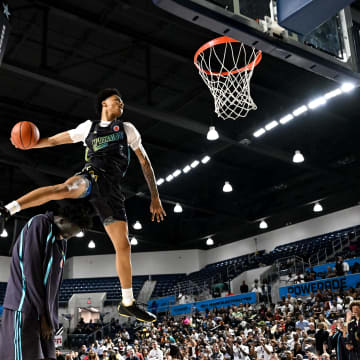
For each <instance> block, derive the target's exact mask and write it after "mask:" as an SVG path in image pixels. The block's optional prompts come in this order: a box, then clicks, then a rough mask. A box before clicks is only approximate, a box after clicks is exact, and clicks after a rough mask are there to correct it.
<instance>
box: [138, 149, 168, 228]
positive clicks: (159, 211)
mask: <svg viewBox="0 0 360 360" xmlns="http://www.w3.org/2000/svg"><path fill="white" fill-rule="evenodd" d="M135 154H136V156H137V158H138V159H139V162H140V165H141V168H142V171H143V173H144V177H145V180H146V182H147V184H148V187H149V190H150V193H151V204H150V212H151V214H152V221H154V219H155V218H156V221H157V222H160V221H162V220H164V216H166V212H165V210H164V209H163V207H162V204H161V200H160V197H159V192H158V189H157V186H156V179H155V175H154V171H153V168H152V166H151V163H150V159H149V157H148V156H147V154H146V151H145V149H144V148H143V146H140V147H139V148H138V149H136V150H135Z"/></svg>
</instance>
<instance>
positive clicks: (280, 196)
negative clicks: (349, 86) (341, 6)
mask: <svg viewBox="0 0 360 360" xmlns="http://www.w3.org/2000/svg"><path fill="white" fill-rule="evenodd" d="M357 3H358V2H357ZM357 5H358V4H356V6H357ZM9 8H10V11H11V13H12V14H11V25H12V30H11V35H10V39H9V43H8V46H7V51H6V55H5V58H4V61H3V64H2V65H1V66H0V82H1V87H0V119H1V128H2V131H1V135H0V136H1V141H0V172H1V174H2V178H1V182H0V199H1V200H2V201H3V202H5V203H7V202H9V201H11V200H13V199H16V198H17V197H19V196H21V195H22V194H24V193H25V192H27V191H30V190H32V189H34V188H36V187H38V186H43V185H50V184H56V183H59V182H63V181H64V180H65V179H66V178H68V177H69V176H71V175H72V174H74V173H75V172H77V171H79V170H80V169H81V168H82V165H83V157H84V148H83V146H82V145H81V144H76V145H66V146H61V147H58V148H48V149H41V150H29V151H21V150H16V149H14V148H13V147H12V146H11V144H10V142H9V140H8V139H9V134H10V131H11V128H12V126H13V125H14V124H15V123H16V122H18V121H22V120H29V121H33V122H34V123H36V124H37V126H38V127H39V129H40V132H41V134H42V136H50V135H53V134H55V133H58V132H61V131H65V130H67V129H71V128H73V127H75V126H76V125H77V124H79V123H80V122H82V121H84V120H86V119H88V118H93V117H94V112H93V96H94V94H96V92H97V91H99V90H100V89H102V88H105V87H118V88H119V89H120V91H121V92H122V94H123V98H124V101H125V113H124V120H126V121H130V122H132V123H133V124H134V125H135V126H136V127H137V128H138V130H139V131H140V133H141V134H142V139H143V144H144V147H145V148H146V150H147V152H148V154H149V156H150V159H151V161H152V164H153V167H154V170H155V173H156V175H157V177H158V178H159V177H166V176H167V175H168V174H171V173H172V172H173V171H174V170H175V169H177V168H179V169H182V168H183V167H184V166H185V165H187V164H188V163H190V162H192V161H193V160H195V159H198V160H200V159H201V158H202V156H203V155H205V154H208V155H210V156H211V161H210V162H209V163H208V164H206V165H201V166H200V165H199V166H198V167H197V168H196V169H194V170H192V171H190V172H189V173H188V174H184V175H181V176H179V177H178V178H176V179H175V180H173V181H172V182H170V183H165V184H163V185H161V186H160V187H159V191H160V194H161V199H162V201H163V203H164V206H165V209H166V212H167V214H168V216H167V218H166V221H164V223H162V224H157V223H152V222H151V221H150V212H149V204H150V202H149V193H148V191H147V187H146V184H145V181H144V178H143V175H142V172H141V169H140V166H139V164H138V162H137V160H136V158H135V157H134V156H133V158H132V162H131V166H130V169H129V172H128V174H127V177H126V180H125V182H124V190H125V192H126V194H127V203H126V204H127V212H128V217H129V223H130V224H133V223H134V222H135V221H136V220H139V221H140V222H141V223H142V225H143V229H142V230H141V231H135V230H133V229H132V227H130V230H131V233H132V234H135V236H136V237H137V239H138V240H139V245H138V246H136V247H134V248H133V251H149V250H175V249H189V248H202V249H203V248H206V245H205V240H204V239H206V237H207V236H209V235H212V237H213V239H214V241H215V244H216V245H222V244H226V243H230V242H232V241H236V240H238V239H241V238H245V237H248V236H256V235H257V234H259V233H260V232H261V230H260V229H259V227H258V224H259V220H261V219H263V218H266V219H267V222H268V224H269V228H268V230H267V231H269V230H272V229H276V228H279V227H283V226H286V225H289V224H291V223H292V224H293V223H296V222H299V221H302V220H306V219H311V218H313V217H314V216H319V215H316V214H314V213H313V211H312V205H311V203H312V202H314V201H316V200H321V203H322V205H323V207H324V212H323V213H320V215H323V214H326V213H329V212H333V211H336V210H340V209H343V208H346V207H349V206H353V205H356V204H358V202H359V200H360V187H359V177H360V166H359V165H360V163H359V159H360V150H359V149H360V147H359V144H358V142H359V141H358V138H359V115H358V114H359V112H360V102H359V101H358V96H359V90H354V91H353V92H351V93H349V94H346V95H343V96H339V97H338V98H336V99H333V100H332V101H331V102H329V103H328V104H327V105H326V106H324V107H321V108H319V109H317V110H316V111H311V112H308V113H307V114H305V115H303V116H302V117H301V119H300V120H299V121H296V122H292V123H291V124H288V126H283V127H281V128H280V127H279V128H278V129H277V130H276V131H274V132H272V133H269V134H268V135H267V136H265V137H261V138H258V139H254V137H253V136H252V133H253V132H254V130H255V129H257V128H258V127H259V126H263V125H264V124H266V123H267V122H269V121H271V120H272V119H273V118H274V117H275V118H278V117H279V116H280V115H281V114H283V113H287V112H288V111H289V110H290V109H293V108H296V107H297V105H299V104H300V103H304V102H306V101H308V100H310V99H312V98H314V97H316V96H318V95H319V94H323V93H324V92H327V91H330V90H332V89H334V88H336V87H337V86H338V84H336V83H335V82H332V81H330V80H327V79H324V78H321V77H319V76H317V75H314V74H312V73H310V72H307V71H305V70H302V69H300V68H297V67H294V66H292V65H290V64H287V63H285V62H280V61H279V60H276V59H274V58H272V57H270V56H268V55H264V58H263V61H262V62H261V64H260V65H259V67H258V68H257V69H256V71H255V73H254V76H253V79H252V87H251V92H252V96H253V99H254V100H255V102H256V104H257V105H258V110H257V111H253V112H250V113H249V115H248V116H247V117H246V118H244V119H239V120H237V121H232V120H227V121H223V120H220V119H217V118H216V115H215V114H214V112H213V99H212V97H211V96H210V93H209V91H208V89H207V88H206V86H205V85H204V84H203V82H202V80H201V79H200V77H199V75H198V73H197V71H196V69H195V67H194V65H193V62H192V59H193V55H194V53H195V51H196V50H197V49H198V48H199V46H200V45H202V44H203V43H205V42H206V41H208V40H210V39H212V38H214V37H216V36H217V35H216V34H214V33H211V32H210V31H207V30H205V29H203V28H200V27H198V26H196V25H194V24H190V23H187V22H185V21H182V20H180V19H178V18H176V17H174V16H172V15H170V14H168V13H165V12H163V11H162V10H160V9H158V8H156V7H155V6H154V5H153V3H152V1H150V0H136V1H130V0H123V1H115V0H104V1H95V0H88V1H86V2H85V1H81V2H80V1H78V2H74V1H69V0H65V1H61V2H59V1H55V0H52V1H51V0H50V1H41V0H37V1H31V0H28V1H27V0H9ZM210 124H213V125H215V126H216V128H217V130H218V131H219V133H220V139H219V140H217V141H214V142H210V141H208V140H207V139H206V133H207V130H208V127H209V125H210ZM244 139H248V140H249V141H246V140H245V141H244ZM295 150H301V151H302V153H303V154H304V156H305V158H306V161H305V162H304V163H302V164H294V163H293V162H292V156H293V154H294V151H295ZM225 181H229V182H230V183H231V185H232V186H233V192H231V193H224V192H223V191H222V187H223V185H224V182H225ZM177 202H179V203H180V204H181V205H182V207H183V212H182V213H181V214H175V213H174V212H173V207H174V205H175V203H177ZM45 210H46V207H42V208H41V209H40V208H39V209H32V210H27V211H24V212H22V213H21V215H20V216H19V217H18V221H17V224H18V226H17V227H16V229H17V230H16V232H17V231H18V229H19V224H21V223H22V221H23V220H24V219H25V218H28V217H30V216H32V215H34V214H37V213H39V212H41V211H45ZM14 224H15V222H14V219H13V220H11V221H10V222H9V225H8V227H7V228H8V232H9V235H10V236H9V237H8V238H7V239H1V241H0V253H1V254H2V255H6V254H7V252H8V248H9V244H10V242H11V240H12V236H13V230H14ZM93 230H94V231H91V232H89V233H87V234H86V236H85V237H84V238H82V239H74V240H72V241H71V242H69V254H68V255H69V256H73V255H86V254H100V253H111V252H113V249H112V245H111V243H110V240H109V239H108V238H107V237H105V235H104V233H103V231H102V228H101V225H100V223H98V222H95V225H94V229H93ZM90 239H93V240H95V241H96V248H95V249H94V250H91V249H88V248H87V243H88V241H89V240H90Z"/></svg>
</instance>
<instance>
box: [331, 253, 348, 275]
mask: <svg viewBox="0 0 360 360" xmlns="http://www.w3.org/2000/svg"><path fill="white" fill-rule="evenodd" d="M334 270H335V272H336V276H344V275H347V273H348V272H349V264H348V263H347V262H344V260H343V258H342V256H338V259H337V261H336V263H335V268H334Z"/></svg>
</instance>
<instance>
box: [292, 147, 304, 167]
mask: <svg viewBox="0 0 360 360" xmlns="http://www.w3.org/2000/svg"><path fill="white" fill-rule="evenodd" d="M304 160H305V159H304V155H303V154H302V153H301V152H300V150H295V154H294V156H293V160H292V161H293V162H294V163H296V164H299V163H302V162H304Z"/></svg>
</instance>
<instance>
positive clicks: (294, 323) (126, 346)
mask: <svg viewBox="0 0 360 360" xmlns="http://www.w3.org/2000/svg"><path fill="white" fill-rule="evenodd" d="M359 291H360V289H352V288H350V289H349V290H347V291H344V292H341V293H333V292H332V291H331V290H325V291H322V292H320V291H319V292H318V293H316V294H312V293H311V294H310V295H309V296H308V297H306V298H301V299H300V298H294V297H291V296H290V295H288V296H287V297H286V298H283V299H282V300H281V301H280V302H279V303H277V304H271V305H265V303H259V304H256V305H250V304H245V305H242V304H241V305H239V306H233V307H230V308H226V309H225V308H222V309H214V310H211V311H206V312H205V313H199V312H195V313H194V314H192V316H188V317H183V318H181V319H176V318H173V317H170V316H159V318H158V321H157V322H156V323H154V324H151V325H146V324H145V326H144V324H139V323H135V324H133V325H132V326H130V327H128V328H127V329H125V328H123V329H121V330H120V329H119V331H118V333H117V334H116V336H115V337H114V338H113V339H110V338H106V339H104V340H100V341H97V342H95V343H94V344H87V346H85V345H83V346H82V348H81V349H80V351H79V352H78V353H75V352H72V353H68V354H66V355H61V354H59V357H58V359H57V360H62V359H61V357H64V356H65V357H66V360H98V359H104V360H108V359H109V360H113V359H117V360H165V358H166V360H172V359H174V360H175V359H179V360H260V359H261V360H262V359H263V360H285V359H286V360H293V359H295V360H302V359H304V358H308V359H321V360H329V359H340V360H343V359H349V360H354V359H356V360H359V359H360V301H357V299H360V292H359ZM351 311H352V313H353V314H355V315H356V316H357V322H354V321H352V322H351ZM354 324H355V325H354Z"/></svg>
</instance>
